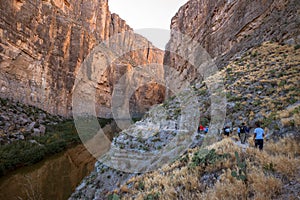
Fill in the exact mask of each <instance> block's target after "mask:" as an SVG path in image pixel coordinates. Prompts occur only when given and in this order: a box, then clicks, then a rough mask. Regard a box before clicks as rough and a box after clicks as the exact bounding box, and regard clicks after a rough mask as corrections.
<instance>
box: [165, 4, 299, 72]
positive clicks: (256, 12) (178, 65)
mask: <svg viewBox="0 0 300 200" xmlns="http://www.w3.org/2000/svg"><path fill="white" fill-rule="evenodd" d="M299 8H300V3H299V1H297V0H280V1H274V0H258V1H246V0H212V1H208V0H190V1H189V2H188V3H186V4H185V5H184V6H182V7H181V8H180V10H179V11H178V12H177V14H176V15H175V16H174V17H173V19H172V23H171V29H172V30H173V31H172V32H173V33H172V35H171V39H170V41H169V43H168V46H169V49H171V52H173V53H170V52H166V53H165V57H164V65H168V66H171V67H174V68H175V69H177V70H178V71H179V72H180V73H184V71H188V73H189V74H190V76H194V77H196V76H197V74H195V73H194V72H193V71H191V70H190V67H189V65H188V64H187V62H186V61H185V60H184V59H182V58H181V57H180V56H178V54H177V52H180V51H186V49H187V48H185V47H183V48H182V39H181V38H180V37H177V35H176V32H181V33H183V34H184V35H187V36H188V37H190V38H192V39H193V40H194V41H195V42H197V43H199V44H200V45H201V46H202V47H203V48H204V49H206V51H207V52H208V53H209V55H210V56H211V57H212V58H213V59H214V61H215V63H216V65H217V66H218V67H223V66H225V65H226V64H227V63H228V61H229V60H230V59H231V58H232V57H233V56H236V55H239V54H241V53H242V52H244V51H245V50H247V49H249V48H250V47H253V46H256V45H259V44H261V43H262V42H264V41H269V40H271V41H277V42H280V43H289V44H299V43H300V29H299V27H300V21H299ZM194 51H195V50H194Z"/></svg>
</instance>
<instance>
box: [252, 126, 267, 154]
mask: <svg viewBox="0 0 300 200" xmlns="http://www.w3.org/2000/svg"><path fill="white" fill-rule="evenodd" d="M255 125H256V128H255V129H254V138H253V139H254V142H255V148H257V147H258V148H259V149H260V150H262V149H263V147H264V136H265V132H264V129H262V128H261V127H260V122H256V123H255Z"/></svg>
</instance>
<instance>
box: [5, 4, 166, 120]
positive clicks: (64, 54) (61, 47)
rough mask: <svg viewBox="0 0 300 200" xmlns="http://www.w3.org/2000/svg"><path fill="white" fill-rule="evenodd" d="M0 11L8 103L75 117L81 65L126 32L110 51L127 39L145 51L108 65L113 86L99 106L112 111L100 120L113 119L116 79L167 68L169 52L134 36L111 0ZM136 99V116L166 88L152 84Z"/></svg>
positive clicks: (21, 6) (106, 86) (11, 7)
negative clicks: (140, 69)
mask: <svg viewBox="0 0 300 200" xmlns="http://www.w3.org/2000/svg"><path fill="white" fill-rule="evenodd" d="M0 11H1V16H0V68H1V70H0V90H1V92H0V96H1V97H2V98H11V99H14V100H16V101H20V102H22V103H25V104H30V105H33V106H37V107H39V108H41V109H43V110H45V111H47V112H49V113H51V114H58V115H63V116H70V115H71V109H72V105H71V104H72V93H73V90H74V82H75V79H76V75H77V73H78V71H79V70H80V65H81V63H82V62H83V60H84V59H85V57H86V56H87V55H88V54H89V53H90V52H91V50H92V49H93V48H94V47H95V46H96V45H97V44H99V43H100V42H102V41H106V40H108V39H109V38H111V37H113V36H114V35H116V34H118V33H124V32H126V33H129V34H121V35H120V36H119V37H115V39H114V40H113V41H110V42H109V43H108V44H107V46H108V48H110V47H116V46H118V45H120V44H122V43H123V42H124V41H125V40H127V44H128V45H130V47H134V46H135V45H137V43H138V45H140V46H142V47H143V49H141V50H136V51H130V52H128V53H127V54H126V55H124V56H123V57H122V58H119V60H118V63H114V64H111V63H108V62H107V64H106V65H107V69H109V70H108V73H106V74H105V77H101V78H102V79H106V80H107V82H105V84H103V85H100V86H99V88H98V91H99V93H101V94H103V95H104V96H105V98H102V101H101V102H100V103H99V105H101V106H102V107H104V108H106V109H104V111H103V112H102V113H99V115H101V117H106V116H110V115H111V113H110V109H109V108H110V106H111V94H112V91H113V86H114V84H115V83H116V81H117V79H116V77H121V76H122V75H123V74H125V73H126V72H127V70H128V69H129V68H134V67H136V66H138V65H145V64H147V63H157V64H162V59H163V52H162V51H160V50H158V49H156V48H154V47H153V46H152V44H151V43H149V41H147V40H146V39H145V38H143V37H141V36H139V35H137V34H134V33H133V31H132V29H131V28H130V27H129V26H128V25H127V24H126V23H125V21H124V20H122V19H121V18H119V17H118V15H116V14H111V13H110V11H109V9H108V2H107V0H91V1H90V0H89V1H87V0H82V1H75V0H37V1H33V0H29V1H23V0H12V1H1V2H0ZM126 48H127V47H126ZM120 63H122V65H121V66H118V65H117V64H120ZM147 95H148V98H147V99H148V100H146V104H145V105H143V103H145V101H144V100H143V98H144V97H145V96H147ZM133 96H134V97H133V98H132V101H131V102H132V104H134V106H133V107H134V108H135V109H137V110H135V111H133V112H137V113H139V112H144V110H145V109H147V108H148V107H149V106H150V105H152V104H154V103H157V101H158V102H159V101H161V100H162V99H163V97H164V95H163V90H162V88H161V87H157V86H156V87H155V88H153V87H152V86H151V85H148V87H142V88H140V89H139V91H137V92H136V93H135V94H134V95H133ZM149 96H150V98H149ZM137 97H138V99H137ZM152 97H153V98H152ZM149 99H153V100H149Z"/></svg>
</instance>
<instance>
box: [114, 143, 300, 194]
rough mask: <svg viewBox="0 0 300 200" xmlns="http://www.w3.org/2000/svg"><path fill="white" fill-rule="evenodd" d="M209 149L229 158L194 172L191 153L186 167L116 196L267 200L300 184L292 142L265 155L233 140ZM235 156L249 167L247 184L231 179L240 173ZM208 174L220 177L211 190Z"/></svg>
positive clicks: (148, 177)
mask: <svg viewBox="0 0 300 200" xmlns="http://www.w3.org/2000/svg"><path fill="white" fill-rule="evenodd" d="M208 149H215V150H216V152H217V153H218V154H225V153H227V154H230V157H229V158H228V159H224V160H220V161H218V162H216V163H215V164H211V165H208V166H196V167H193V168H191V167H189V164H190V163H191V162H192V159H191V158H192V156H193V154H194V153H195V152H196V151H198V150H199V149H198V148H195V149H190V150H189V152H188V155H189V159H188V161H187V163H184V164H183V163H182V162H181V161H179V160H178V161H176V162H174V163H173V164H171V165H166V166H165V167H163V168H162V169H161V170H158V171H154V172H150V173H147V174H144V175H142V176H138V177H134V178H132V179H131V180H129V181H128V182H127V183H126V184H125V186H126V188H127V189H128V190H126V191H125V192H124V191H122V190H119V191H117V193H118V194H119V195H120V196H121V197H122V199H147V197H153V196H154V195H157V196H156V197H157V198H158V199H207V200H212V199H216V200H219V199H230V200H231V199H239V200H240V199H253V200H260V199H264V200H265V199H273V198H276V197H277V196H278V195H280V194H281V192H282V188H283V185H284V184H285V182H286V181H287V182H288V181H291V180H296V181H299V177H298V176H297V174H298V172H299V167H300V159H299V155H300V154H299V151H300V147H299V145H298V143H297V140H295V139H293V138H284V139H281V140H280V141H278V142H276V143H274V142H268V143H267V144H266V145H265V150H263V151H260V150H258V149H255V148H253V147H249V148H247V149H246V151H243V150H242V148H240V147H239V146H238V145H236V144H235V143H234V140H233V139H232V138H225V139H223V140H222V141H220V142H218V143H215V144H213V145H211V146H209V147H208ZM235 152H238V154H239V156H240V158H241V159H242V160H243V161H244V162H246V164H247V181H242V180H238V179H237V178H236V177H233V176H232V175H231V172H232V171H234V170H237V169H238V165H237V160H236V158H235V156H234V153H235ZM271 163H272V164H271ZM207 174H215V175H216V176H218V178H217V180H216V181H215V183H214V184H213V185H211V186H208V185H207V184H206V183H205V181H204V182H203V181H201V177H203V176H205V175H207ZM141 183H142V185H143V186H144V187H143V188H141V187H140V186H141Z"/></svg>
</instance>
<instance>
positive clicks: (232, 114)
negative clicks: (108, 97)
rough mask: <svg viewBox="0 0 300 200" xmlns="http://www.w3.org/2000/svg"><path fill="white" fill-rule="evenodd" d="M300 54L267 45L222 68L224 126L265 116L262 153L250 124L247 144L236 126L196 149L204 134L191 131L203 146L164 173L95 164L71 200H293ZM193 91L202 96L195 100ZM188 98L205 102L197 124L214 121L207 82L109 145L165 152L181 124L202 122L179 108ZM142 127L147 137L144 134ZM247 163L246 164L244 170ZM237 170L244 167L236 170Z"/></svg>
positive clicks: (296, 184) (294, 49)
mask: <svg viewBox="0 0 300 200" xmlns="http://www.w3.org/2000/svg"><path fill="white" fill-rule="evenodd" d="M299 55H300V48H299V45H298V46H291V45H280V44H278V43H273V42H269V43H264V44H262V45H261V46H259V47H256V48H252V49H250V50H249V51H247V52H245V53H244V54H243V55H241V57H240V58H238V59H236V60H234V61H232V62H231V63H230V64H229V65H228V66H226V67H225V68H224V69H223V70H222V71H220V72H219V73H220V74H221V75H222V77H224V83H225V88H226V90H227V100H228V102H227V111H228V112H227V116H226V119H225V122H226V124H229V125H230V126H231V127H233V128H234V130H235V128H236V127H237V126H239V125H240V124H241V122H242V121H244V122H247V123H249V125H250V127H251V128H252V123H253V122H254V121H261V122H262V124H263V127H264V129H265V131H266V134H267V136H266V142H265V148H264V149H265V150H264V151H263V152H259V151H258V150H257V149H254V148H253V146H254V143H253V141H252V140H251V138H252V137H250V136H251V135H252V134H253V130H254V129H253V128H252V129H251V131H250V135H249V139H248V143H247V145H241V144H240V143H239V142H238V137H237V134H236V132H235V131H234V132H233V134H232V135H231V137H232V138H227V139H224V140H222V141H221V142H218V143H215V144H213V145H211V146H209V147H207V150H205V149H204V150H203V148H201V147H199V145H200V146H201V144H202V141H203V137H205V136H204V135H201V134H197V133H196V130H194V132H195V135H194V139H193V140H194V142H196V146H198V147H196V148H193V149H189V150H187V151H186V152H185V153H184V154H183V156H181V157H180V156H179V154H175V155H176V156H179V158H180V159H177V160H176V161H174V162H171V163H170V164H166V165H165V166H163V167H162V168H160V169H159V170H154V171H153V172H148V173H145V174H143V175H138V174H132V173H125V172H120V171H117V170H115V169H111V168H109V167H107V166H105V165H103V164H102V163H100V162H98V163H97V164H96V170H95V171H94V172H93V173H92V174H91V175H90V176H89V177H87V178H85V179H84V181H83V183H82V184H81V185H80V187H78V188H77V190H76V192H75V193H74V194H73V195H72V197H71V199H86V198H87V199H105V196H109V195H110V198H115V199H119V198H121V197H122V199H186V198H188V199H211V198H212V197H214V198H216V199H224V198H225V199H235V198H237V199H246V198H247V199H257V198H263V199H289V198H296V197H297V195H298V194H297V191H299V185H300V184H299V173H298V172H299V162H300V160H299V153H300V152H299V145H298V143H299V129H300V124H299V122H300V120H299V117H300V115H299V114H300V112H299V108H300V104H299V102H300V94H299V90H298V88H299V77H300V76H299V64H300V56H299ZM279 69H280V70H279ZM193 91H194V93H193ZM192 94H195V97H197V98H196V99H194V98H191V97H192V96H194V95H192ZM190 98H191V99H194V100H196V101H195V102H193V104H194V105H196V106H198V105H200V106H199V111H200V112H199V113H202V114H201V118H200V122H201V123H202V124H203V125H208V123H209V122H213V121H214V119H212V118H211V117H210V109H211V108H210V103H209V98H210V94H209V91H208V89H207V88H206V87H205V86H202V87H196V86H195V87H191V88H190V89H187V90H186V91H185V92H183V93H181V94H179V95H177V97H176V98H172V99H170V100H169V101H167V102H165V103H164V104H162V105H159V106H157V107H155V108H153V109H151V110H150V111H149V113H148V114H147V115H146V116H145V118H144V119H143V120H142V121H141V122H138V123H136V124H135V125H133V126H132V127H131V128H130V129H128V130H124V131H122V132H121V133H120V135H119V136H118V137H116V138H114V140H113V144H112V147H113V148H119V149H121V150H133V151H135V152H140V153H145V152H146V153H147V152H159V150H160V149H164V148H165V147H166V146H168V145H169V144H170V143H173V141H174V140H173V138H174V137H177V135H181V134H182V132H180V128H179V127H181V126H176V124H180V123H181V122H183V124H185V122H187V123H188V124H189V125H190V126H191V127H193V125H194V124H198V116H194V115H195V114H197V112H196V110H195V112H190V113H189V115H190V116H193V117H192V118H193V119H192V118H188V120H187V121H185V119H187V118H186V116H187V115H185V114H184V113H183V111H182V110H184V108H185V106H186V105H185V104H184V101H182V102H180V101H179V99H181V100H184V99H190ZM199 113H198V114H199ZM164 114H165V115H166V116H165V117H163V116H164ZM181 120H182V121H181ZM155 122H157V123H155ZM159 125H160V126H159ZM141 132H142V133H143V134H142V135H146V136H150V137H148V138H143V137H142V136H140V137H139V133H141ZM208 134H210V132H209V133H208ZM132 136H136V137H132ZM219 136H221V135H219ZM187 147H188V146H187ZM190 147H193V146H190ZM213 149H214V150H213ZM170 152H171V153H172V151H170ZM235 152H237V155H238V156H236V153H235ZM159 155H161V154H159ZM240 158H241V159H240ZM139 159H140V158H139ZM157 160H159V159H157ZM165 161H166V160H165ZM150 163H151V162H150ZM243 163H246V165H247V168H246V169H244V168H242V167H241V166H243V165H241V164H243ZM287 163H288V164H287ZM141 164H145V163H143V162H141ZM146 165H147V166H148V164H146ZM115 166H116V165H115ZM115 166H114V167H115ZM128 166H130V165H127V166H125V167H126V169H128ZM239 169H240V170H242V172H237V171H238V170H239ZM123 170H124V169H123ZM232 172H234V173H232ZM235 173H238V174H235ZM232 174H233V175H232ZM243 177H244V178H245V177H246V179H244V178H243ZM102 183H105V184H102ZM120 183H121V185H120V187H119V188H118V187H117V186H118V185H119V184H120ZM122 183H125V184H122ZM225 188H226V189H225ZM228 191H232V192H228ZM257 191H258V192H257Z"/></svg>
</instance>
